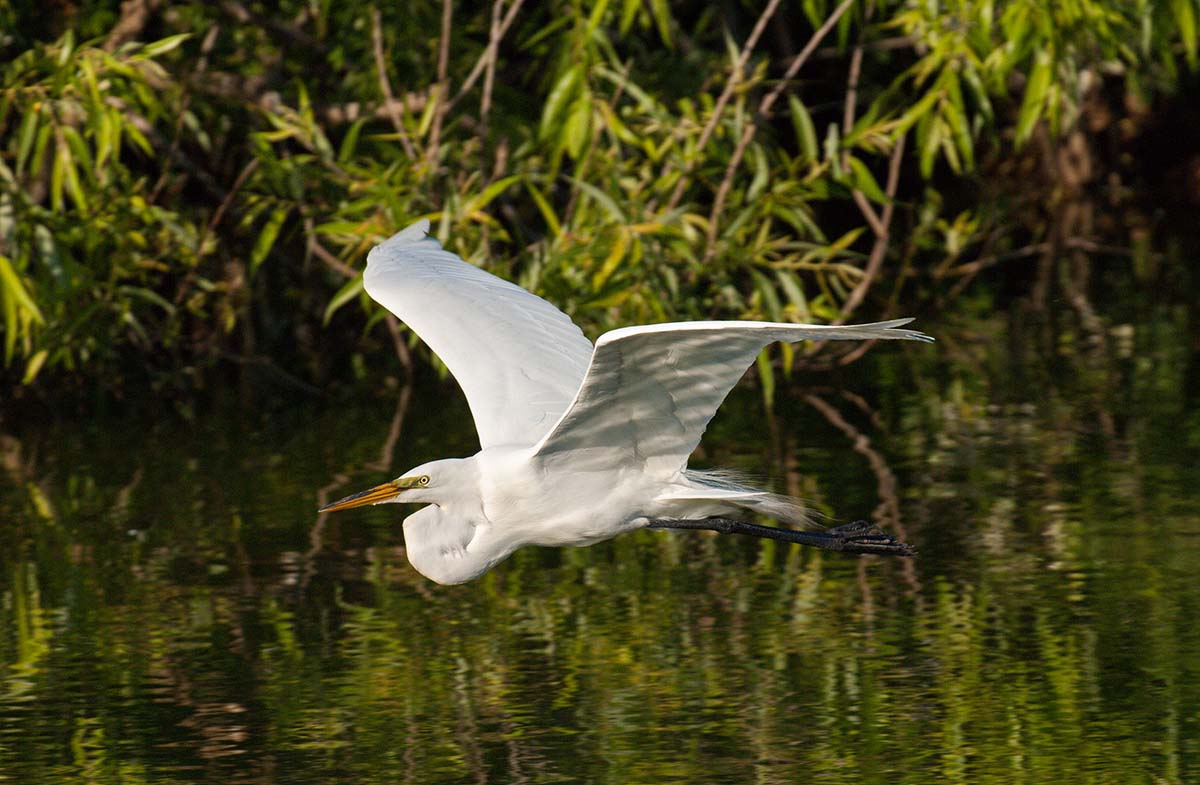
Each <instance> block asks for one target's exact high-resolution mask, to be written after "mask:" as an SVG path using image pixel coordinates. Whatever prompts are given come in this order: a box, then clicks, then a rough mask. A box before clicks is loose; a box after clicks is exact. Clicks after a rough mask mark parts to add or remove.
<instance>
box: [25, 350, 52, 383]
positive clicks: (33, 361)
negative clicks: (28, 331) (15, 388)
mask: <svg viewBox="0 0 1200 785" xmlns="http://www.w3.org/2000/svg"><path fill="white" fill-rule="evenodd" d="M49 356H50V353H49V352H48V351H46V350H45V349H39V350H38V351H36V352H35V353H34V355H33V356H32V357H30V358H29V361H28V362H26V363H25V375H24V376H22V377H21V384H29V383H30V382H32V381H33V380H34V378H35V377H36V376H37V375H38V371H40V370H42V366H43V365H45V363H46V358H47V357H49Z"/></svg>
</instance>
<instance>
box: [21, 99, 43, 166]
mask: <svg viewBox="0 0 1200 785" xmlns="http://www.w3.org/2000/svg"><path fill="white" fill-rule="evenodd" d="M39 114H40V112H37V111H35V110H33V109H32V108H31V109H30V110H29V111H27V112H26V113H25V117H23V118H22V119H21V130H20V131H18V132H17V139H18V141H17V162H16V164H17V168H16V171H17V175H18V176H19V175H20V174H21V171H22V170H23V169H24V168H25V159H27V158H28V157H29V151H30V150H32V149H33V140H34V138H35V137H36V136H37V128H38V115H39Z"/></svg>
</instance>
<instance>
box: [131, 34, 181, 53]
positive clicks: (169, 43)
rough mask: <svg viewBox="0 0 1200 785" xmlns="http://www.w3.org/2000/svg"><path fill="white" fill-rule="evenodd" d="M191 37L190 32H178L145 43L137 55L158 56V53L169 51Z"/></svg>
mask: <svg viewBox="0 0 1200 785" xmlns="http://www.w3.org/2000/svg"><path fill="white" fill-rule="evenodd" d="M191 37H192V34H191V33H180V34H179V35H172V36H168V37H166V38H163V39H161V40H159V41H154V42H153V43H149V44H146V45H145V46H143V47H142V51H140V52H138V55H139V56H140V57H158V56H159V55H162V54H166V53H167V52H170V51H171V50H172V49H174V48H176V47H177V46H179V45H180V44H182V43H183V42H184V41H186V40H188V39H189V38H191Z"/></svg>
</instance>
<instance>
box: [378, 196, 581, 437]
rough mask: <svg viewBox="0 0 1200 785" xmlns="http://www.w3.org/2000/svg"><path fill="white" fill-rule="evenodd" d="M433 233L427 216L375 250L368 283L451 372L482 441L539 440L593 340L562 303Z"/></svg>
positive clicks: (571, 392)
mask: <svg viewBox="0 0 1200 785" xmlns="http://www.w3.org/2000/svg"><path fill="white" fill-rule="evenodd" d="M428 231H429V221H427V220H421V221H418V222H417V223H415V224H413V225H412V226H410V227H408V228H407V229H405V230H403V231H401V232H399V233H397V234H395V235H393V236H392V237H391V238H390V239H389V240H387V241H386V242H384V243H383V244H381V245H378V246H376V247H375V248H372V249H371V252H370V253H369V254H368V255H367V270H366V272H365V273H363V286H364V287H365V288H366V290H367V294H369V295H371V297H372V298H373V299H374V300H375V301H376V302H378V303H379V304H381V305H382V306H384V307H385V308H387V309H388V310H389V311H391V312H392V313H394V314H395V315H396V316H398V317H399V318H400V319H401V320H402V321H404V322H405V323H406V324H407V325H408V326H409V327H411V328H412V329H413V331H415V332H416V333H417V335H419V336H421V339H422V340H423V341H425V343H426V344H428V345H429V348H430V349H432V350H433V351H434V352H435V353H436V354H437V356H438V357H440V358H441V359H442V362H444V363H445V364H446V367H447V368H449V369H450V372H451V373H452V374H454V378H455V379H457V380H458V383H459V385H461V386H462V388H463V392H464V393H466V395H467V403H468V404H470V406H471V414H472V416H473V417H474V418H475V429H476V430H477V431H478V432H479V443H480V445H481V446H482V447H492V446H495V445H500V444H534V443H535V442H537V441H538V439H540V438H542V436H543V435H545V433H546V432H547V431H548V430H550V426H551V425H553V424H554V422H555V421H556V420H558V418H559V417H560V416H561V415H562V413H563V412H564V411H566V408H567V405H568V404H569V403H570V402H571V399H572V398H573V397H574V396H575V392H576V391H577V390H578V389H579V384H580V382H581V381H582V380H583V375H584V373H585V372H586V370H587V364H588V359H589V358H590V357H591V354H592V344H591V342H590V341H588V339H587V338H585V337H584V335H583V333H582V332H581V331H580V330H579V328H578V327H576V326H575V324H574V323H573V322H572V321H571V320H570V319H569V318H568V317H567V315H566V314H564V313H563V312H562V311H560V310H558V309H557V308H555V307H554V306H553V305H551V304H550V303H548V302H546V301H545V300H543V299H542V298H540V297H538V296H536V295H534V294H532V293H530V292H527V291H525V290H524V289H522V288H521V287H519V286H517V285H515V284H512V283H509V282H508V281H504V280H501V279H499V278H497V277H496V276H494V275H491V274H490V273H486V272H484V271H483V270H480V269H479V268H478V267H475V266H474V265H470V264H467V263H466V262H464V261H463V260H462V259H461V258H459V256H458V255H457V254H454V253H451V252H450V251H446V250H443V249H442V246H441V245H440V244H439V243H438V241H437V240H435V239H433V238H432V237H427V236H426V233H427V232H428Z"/></svg>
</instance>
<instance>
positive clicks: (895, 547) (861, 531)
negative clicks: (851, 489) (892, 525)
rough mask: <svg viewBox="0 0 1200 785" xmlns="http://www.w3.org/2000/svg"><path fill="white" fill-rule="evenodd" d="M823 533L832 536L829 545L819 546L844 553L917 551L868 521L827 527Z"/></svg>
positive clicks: (900, 553)
mask: <svg viewBox="0 0 1200 785" xmlns="http://www.w3.org/2000/svg"><path fill="white" fill-rule="evenodd" d="M822 534H826V535H829V537H830V538H831V539H830V541H829V543H828V544H827V545H821V546H819V547H822V548H825V549H826V550H830V551H840V552H842V553H875V554H880V555H884V556H912V555H913V554H915V553H916V551H914V550H913V549H912V547H911V546H909V545H907V544H905V543H903V542H900V541H899V540H897V539H896V538H895V537H892V536H891V535H889V534H886V533H885V532H884V531H883V530H882V529H880V528H879V527H878V526H875V525H874V524H870V523H867V522H866V521H855V522H854V523H847V524H844V525H842V526H835V527H834V528H832V529H827V530H825V531H824V532H822Z"/></svg>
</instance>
